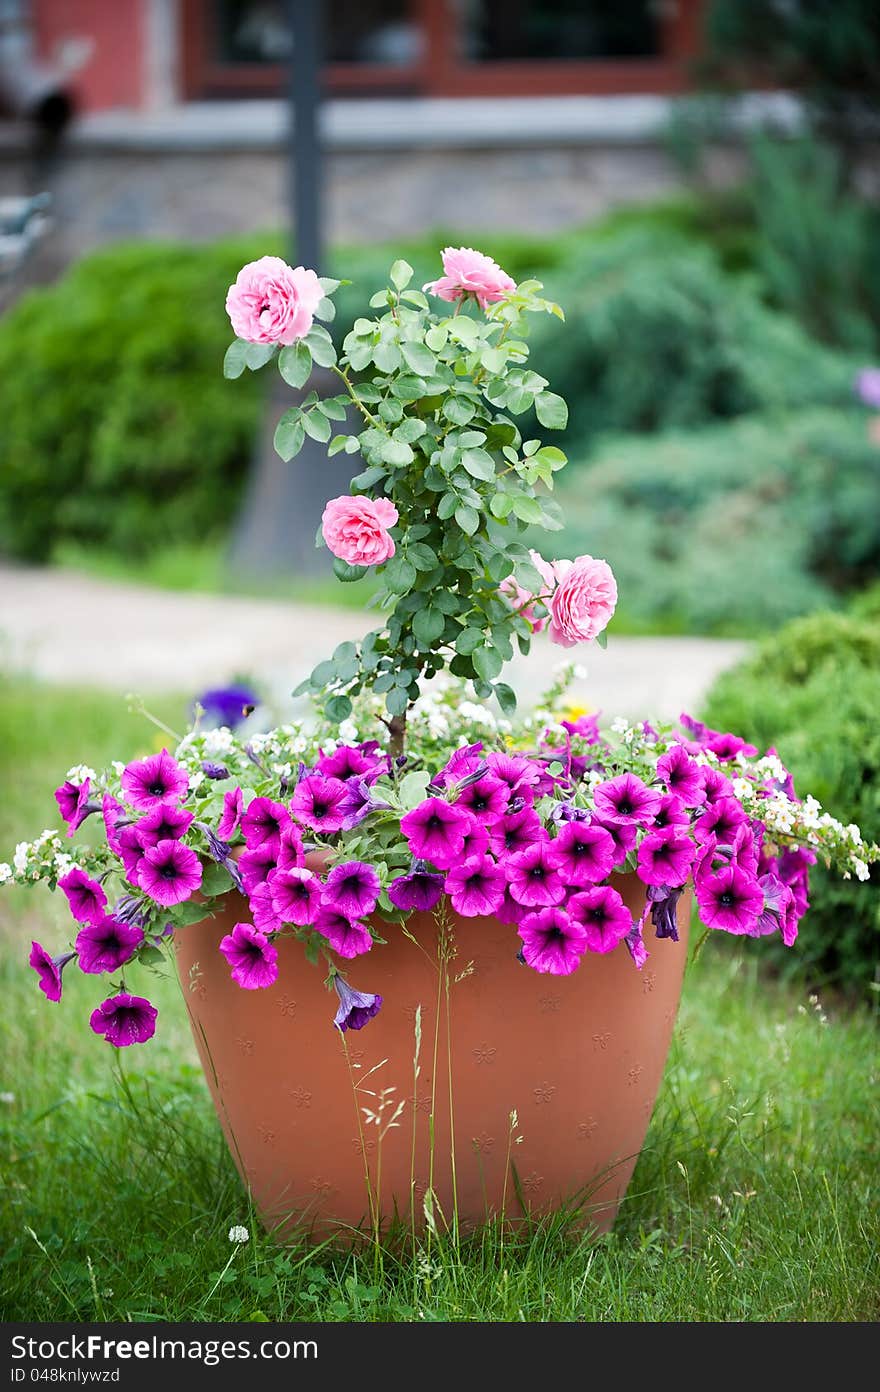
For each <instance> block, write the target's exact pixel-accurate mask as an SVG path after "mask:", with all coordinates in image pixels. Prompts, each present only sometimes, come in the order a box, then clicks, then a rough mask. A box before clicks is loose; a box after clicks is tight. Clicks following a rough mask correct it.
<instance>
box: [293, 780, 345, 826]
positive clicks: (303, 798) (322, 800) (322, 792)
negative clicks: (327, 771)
mask: <svg viewBox="0 0 880 1392" xmlns="http://www.w3.org/2000/svg"><path fill="white" fill-rule="evenodd" d="M347 802H348V788H347V787H346V785H345V784H344V783H343V781H342V779H341V778H325V777H324V775H323V774H322V773H309V774H307V775H306V777H305V778H301V779H300V781H299V783H297V785H296V791H295V792H294V794H293V797H292V799H291V802H290V811H291V813H292V815H293V816H294V817H295V818H296V820H297V821H298V822H300V823H301V824H302V825H303V826H307V827H310V828H311V829H312V831H317V832H321V833H323V834H326V835H328V836H329V835H332V834H333V832H336V831H341V830H342V826H343V823H344V822H345V817H346V811H345V806H346V804H347Z"/></svg>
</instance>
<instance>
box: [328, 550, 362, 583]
mask: <svg viewBox="0 0 880 1392" xmlns="http://www.w3.org/2000/svg"><path fill="white" fill-rule="evenodd" d="M366 573H367V572H366V569H365V568H364V566H356V565H349V563H348V561H342V560H340V559H339V557H338V556H336V557H334V560H333V574H334V575H335V576H336V579H337V580H341V581H342V583H343V584H344V585H350V584H351V582H352V581H353V580H362V579H363V578H364V576H365V575H366Z"/></svg>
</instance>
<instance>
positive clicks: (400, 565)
mask: <svg viewBox="0 0 880 1392" xmlns="http://www.w3.org/2000/svg"><path fill="white" fill-rule="evenodd" d="M382 579H383V580H384V582H385V584H386V585H387V586H388V589H389V590H390V591H391V593H392V594H406V592H407V590H411V589H412V587H413V585H414V584H415V583H416V568H415V566H414V565H413V563H412V561H408V560H407V558H406V556H404V555H403V553H402V552H398V554H397V555H396V556H394V557H392V559H391V560H390V561H389V562H388V564H387V565H386V567H385V569H384V571H383V572H382Z"/></svg>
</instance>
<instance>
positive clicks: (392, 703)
mask: <svg viewBox="0 0 880 1392" xmlns="http://www.w3.org/2000/svg"><path fill="white" fill-rule="evenodd" d="M408 705H409V692H407V691H404V690H403V688H402V687H400V686H393V687H392V688H391V690H390V691H389V692H388V695H387V696H386V697H385V706H386V709H387V711H388V714H389V715H403V713H404V712H405V710H406V708H407V706H408Z"/></svg>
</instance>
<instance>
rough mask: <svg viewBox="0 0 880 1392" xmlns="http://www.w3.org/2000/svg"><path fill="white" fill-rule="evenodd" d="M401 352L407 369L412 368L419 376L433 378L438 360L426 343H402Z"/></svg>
mask: <svg viewBox="0 0 880 1392" xmlns="http://www.w3.org/2000/svg"><path fill="white" fill-rule="evenodd" d="M400 351H401V353H402V354H403V357H404V361H405V362H406V365H407V367H411V368H412V370H413V372H415V373H416V375H417V376H419V377H431V376H433V373H434V369H435V367H436V366H437V360H436V358H435V357H434V354H433V353H432V352H431V350H430V348H427V347H426V346H425V344H424V343H401V345H400Z"/></svg>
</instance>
